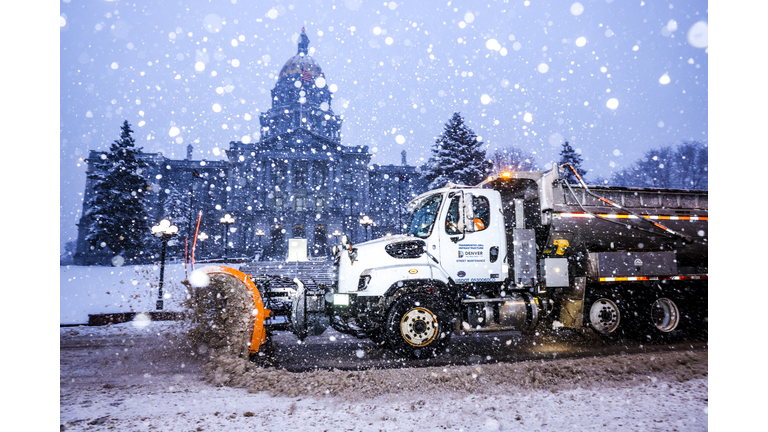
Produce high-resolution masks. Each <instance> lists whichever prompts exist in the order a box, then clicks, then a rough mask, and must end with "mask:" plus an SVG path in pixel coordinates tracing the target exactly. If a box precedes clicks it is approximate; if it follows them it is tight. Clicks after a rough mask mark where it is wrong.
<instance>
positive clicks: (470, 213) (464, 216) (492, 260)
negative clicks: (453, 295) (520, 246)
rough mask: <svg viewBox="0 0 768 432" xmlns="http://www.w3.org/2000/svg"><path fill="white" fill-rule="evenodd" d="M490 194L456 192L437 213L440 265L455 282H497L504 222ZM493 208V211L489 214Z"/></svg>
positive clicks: (500, 279)
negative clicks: (439, 216)
mask: <svg viewBox="0 0 768 432" xmlns="http://www.w3.org/2000/svg"><path fill="white" fill-rule="evenodd" d="M490 192H492V191H483V190H475V191H472V192H471V193H470V192H467V191H456V192H453V193H452V196H451V195H449V200H450V201H449V203H448V205H447V206H445V209H446V210H445V211H444V212H442V214H441V219H440V225H438V226H437V227H436V229H439V230H440V231H439V232H440V264H441V266H442V267H443V270H445V272H446V273H447V274H448V275H449V276H450V277H451V279H453V280H454V282H456V283H462V282H464V283H466V282H501V281H502V280H503V279H504V277H505V276H506V275H502V274H501V273H502V261H503V260H504V256H503V255H502V254H504V253H505V248H506V242H505V238H504V220H503V216H502V214H501V212H500V211H499V210H498V208H500V203H499V202H496V201H499V199H497V197H495V196H492V195H491V194H490ZM493 209H496V210H495V211H492V210H493Z"/></svg>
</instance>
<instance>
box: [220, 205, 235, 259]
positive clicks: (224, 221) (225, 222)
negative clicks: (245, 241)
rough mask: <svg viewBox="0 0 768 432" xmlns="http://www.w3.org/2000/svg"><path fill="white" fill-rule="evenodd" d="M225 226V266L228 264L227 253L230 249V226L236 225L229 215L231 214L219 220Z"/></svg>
mask: <svg viewBox="0 0 768 432" xmlns="http://www.w3.org/2000/svg"><path fill="white" fill-rule="evenodd" d="M219 222H221V223H222V224H223V225H224V264H226V263H227V259H228V256H227V253H228V247H229V226H230V225H232V224H233V223H235V218H233V217H232V216H230V215H229V213H227V214H225V215H224V217H223V218H221V219H220V220H219Z"/></svg>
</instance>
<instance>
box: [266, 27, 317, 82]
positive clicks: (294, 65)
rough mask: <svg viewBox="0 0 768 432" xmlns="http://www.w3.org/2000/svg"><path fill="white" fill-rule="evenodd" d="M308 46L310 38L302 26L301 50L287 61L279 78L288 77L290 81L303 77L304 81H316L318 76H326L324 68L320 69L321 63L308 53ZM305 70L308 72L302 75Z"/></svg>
mask: <svg viewBox="0 0 768 432" xmlns="http://www.w3.org/2000/svg"><path fill="white" fill-rule="evenodd" d="M308 46H309V38H308V37H307V33H306V32H305V30H304V29H303V28H302V29H301V39H300V40H299V50H298V52H297V53H296V55H295V56H293V57H291V58H289V59H288V61H287V62H285V65H284V66H283V68H282V69H281V70H280V75H278V78H279V79H281V80H284V79H286V78H288V79H289V80H290V81H294V80H295V79H297V78H303V79H304V81H310V80H312V81H314V80H315V79H316V78H318V77H323V78H325V75H323V70H322V69H320V65H319V64H317V62H316V61H315V59H313V58H312V57H310V56H309V54H308V53H307V51H308V50H307V47H308ZM304 72H306V74H304V75H303V76H302V74H303V73H304Z"/></svg>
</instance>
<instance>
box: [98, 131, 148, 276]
mask: <svg viewBox="0 0 768 432" xmlns="http://www.w3.org/2000/svg"><path fill="white" fill-rule="evenodd" d="M121 130H122V132H121V134H120V139H119V140H115V141H114V142H113V143H112V145H111V147H110V149H109V151H107V152H105V153H102V155H101V159H100V160H98V161H97V162H96V163H94V164H93V165H92V167H91V168H92V170H91V173H90V174H89V175H88V178H90V179H92V180H93V181H94V185H93V192H94V193H93V196H92V197H91V198H90V199H89V201H88V203H87V206H86V208H87V209H88V210H87V211H86V213H85V216H86V217H87V218H88V221H89V230H88V234H87V235H86V237H85V239H86V241H87V242H88V243H89V244H90V246H91V247H92V248H94V249H96V250H107V249H108V250H109V251H111V252H112V253H113V254H115V255H122V256H123V258H125V259H126V260H127V261H128V262H130V261H135V260H136V258H137V257H138V256H139V255H142V254H143V252H144V250H145V249H146V247H147V246H148V245H147V244H146V243H147V240H148V239H149V238H150V237H151V233H150V229H149V223H148V210H149V207H150V205H149V196H148V195H149V192H148V191H149V184H148V183H147V180H146V179H145V178H144V177H143V176H142V170H143V169H144V168H145V167H146V166H147V164H146V162H143V161H141V160H140V159H139V158H138V154H139V152H140V151H141V149H140V148H139V149H137V148H135V147H134V140H133V137H132V136H131V134H132V133H133V131H132V130H131V127H130V125H129V124H128V120H126V121H125V122H124V123H123V126H122V127H121Z"/></svg>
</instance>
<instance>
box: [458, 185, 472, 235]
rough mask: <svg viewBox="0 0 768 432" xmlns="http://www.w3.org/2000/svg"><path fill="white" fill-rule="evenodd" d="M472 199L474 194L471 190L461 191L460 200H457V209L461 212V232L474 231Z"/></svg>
mask: <svg viewBox="0 0 768 432" xmlns="http://www.w3.org/2000/svg"><path fill="white" fill-rule="evenodd" d="M474 201H475V200H474V196H473V195H472V193H471V192H463V193H462V194H461V201H459V209H460V210H459V211H460V213H461V215H460V220H461V225H463V226H464V230H463V232H475V223H474V220H475V210H474V205H473V204H474Z"/></svg>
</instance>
